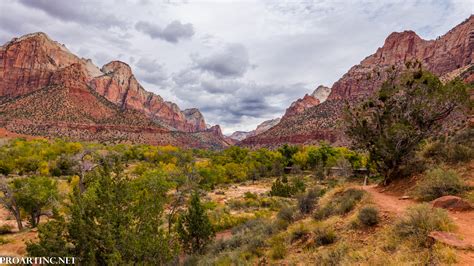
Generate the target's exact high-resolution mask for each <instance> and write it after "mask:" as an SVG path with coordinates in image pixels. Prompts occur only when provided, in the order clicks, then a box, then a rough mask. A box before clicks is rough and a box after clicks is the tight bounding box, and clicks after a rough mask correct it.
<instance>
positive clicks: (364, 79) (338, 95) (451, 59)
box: [240, 15, 474, 147]
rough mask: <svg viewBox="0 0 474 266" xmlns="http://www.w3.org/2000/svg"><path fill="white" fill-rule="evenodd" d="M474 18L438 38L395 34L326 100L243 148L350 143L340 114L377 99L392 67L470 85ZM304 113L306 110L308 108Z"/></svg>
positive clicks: (246, 142) (287, 118) (284, 120)
mask: <svg viewBox="0 0 474 266" xmlns="http://www.w3.org/2000/svg"><path fill="white" fill-rule="evenodd" d="M473 57H474V15H471V16H470V17H469V18H468V19H467V20H465V21H464V22H462V23H461V24H459V25H457V26H456V27H454V28H453V29H452V30H450V31H449V32H448V33H446V34H445V35H443V36H441V37H439V38H437V39H436V40H429V41H428V40H423V39H421V38H420V37H419V36H418V35H417V34H416V33H415V32H413V31H404V32H396V33H392V34H390V35H389V36H388V37H387V39H386V40H385V43H384V45H383V46H382V47H380V48H379V49H377V51H376V52H375V53H374V54H373V55H370V56H368V57H367V58H365V59H364V60H362V62H361V63H360V64H358V65H356V66H353V67H352V68H351V69H350V70H349V71H348V72H347V73H346V74H344V75H343V76H342V77H341V78H340V79H339V80H338V81H336V82H335V83H334V84H333V86H332V88H331V93H330V94H329V96H328V99H327V101H325V102H323V103H321V104H318V105H315V106H313V107H310V108H307V109H305V110H304V111H303V112H302V113H299V114H296V115H291V116H285V117H283V118H282V120H281V121H280V123H279V124H278V125H276V126H274V127H273V128H271V129H270V130H268V131H266V132H264V133H263V134H259V135H257V136H253V137H249V138H247V139H245V140H243V141H242V142H241V144H240V145H243V146H252V147H260V146H278V145H281V144H283V143H292V144H304V143H317V142H319V141H321V140H327V141H330V142H333V143H345V142H347V140H346V139H345V137H344V135H343V133H342V130H341V128H340V117H341V113H342V112H341V111H342V109H343V107H344V103H345V102H346V101H349V102H352V101H357V100H358V99H361V98H364V97H367V96H370V95H372V94H373V93H374V92H375V91H376V89H377V88H378V87H379V86H380V85H381V84H382V82H383V81H384V80H385V78H386V76H387V74H386V71H387V69H389V68H392V67H395V68H402V67H404V65H405V63H406V62H410V61H414V60H418V61H420V62H421V63H422V65H423V66H424V68H425V69H427V70H429V71H432V72H433V73H435V74H437V75H439V76H445V75H448V74H450V73H456V72H458V73H461V74H459V76H461V77H462V78H463V79H464V80H465V81H466V82H470V81H471V82H472V80H474V78H473V76H474V74H473V73H474V68H473V67H472V65H473V63H474V59H473ZM303 109H304V108H303Z"/></svg>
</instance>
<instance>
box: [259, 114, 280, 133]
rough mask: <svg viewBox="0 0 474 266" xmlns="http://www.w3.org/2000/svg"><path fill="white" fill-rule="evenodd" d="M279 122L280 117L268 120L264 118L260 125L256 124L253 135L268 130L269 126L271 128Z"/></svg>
mask: <svg viewBox="0 0 474 266" xmlns="http://www.w3.org/2000/svg"><path fill="white" fill-rule="evenodd" d="M279 122H280V118H279V117H278V118H275V119H270V120H266V121H263V122H262V123H261V124H260V125H258V126H257V128H256V129H255V135H258V134H260V133H263V132H265V131H267V130H269V129H270V128H272V127H273V126H275V125H276V124H278V123H279Z"/></svg>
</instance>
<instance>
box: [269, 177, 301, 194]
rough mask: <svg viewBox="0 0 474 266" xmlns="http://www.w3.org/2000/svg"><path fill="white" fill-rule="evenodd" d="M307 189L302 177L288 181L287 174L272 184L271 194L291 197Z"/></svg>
mask: <svg viewBox="0 0 474 266" xmlns="http://www.w3.org/2000/svg"><path fill="white" fill-rule="evenodd" d="M304 190H305V184H304V182H303V180H302V179H301V178H295V179H293V180H292V181H291V182H288V179H287V178H286V176H283V177H282V178H277V179H276V180H275V182H273V184H272V189H271V190H270V196H278V197H291V196H293V195H295V194H297V193H299V192H303V191H304Z"/></svg>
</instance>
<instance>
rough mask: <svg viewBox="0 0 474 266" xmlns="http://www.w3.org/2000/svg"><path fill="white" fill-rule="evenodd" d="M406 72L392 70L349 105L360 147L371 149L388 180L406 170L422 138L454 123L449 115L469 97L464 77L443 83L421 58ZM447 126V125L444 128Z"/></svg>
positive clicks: (352, 128)
mask: <svg viewBox="0 0 474 266" xmlns="http://www.w3.org/2000/svg"><path fill="white" fill-rule="evenodd" d="M407 66H408V67H409V68H410V70H409V71H407V72H406V73H402V74H400V73H397V72H392V74H391V75H390V78H389V79H388V80H387V81H386V82H385V83H384V84H383V85H382V87H381V88H380V90H379V91H378V93H377V95H376V96H375V97H373V98H371V99H368V100H366V101H364V102H362V103H361V104H359V105H357V106H353V107H350V108H348V110H347V113H346V117H345V121H346V127H347V132H346V133H347V134H348V136H349V137H351V138H352V140H353V143H354V145H355V146H356V148H362V149H365V150H367V151H368V152H369V155H370V160H371V161H372V163H374V164H375V167H376V168H377V171H378V172H379V173H380V174H381V175H382V176H383V177H384V183H388V182H390V181H391V180H392V179H394V178H395V177H398V176H400V174H401V169H402V167H403V166H406V165H408V164H409V163H410V159H412V158H413V157H414V153H415V151H416V150H417V148H418V147H419V145H420V143H422V142H423V141H424V140H426V139H428V138H430V137H436V136H438V135H439V133H441V132H445V131H446V130H448V129H449V128H447V127H444V128H443V127H442V125H443V123H444V122H445V121H446V118H447V117H448V116H449V115H450V114H451V113H453V112H454V111H455V110H456V109H457V108H459V107H461V106H464V103H466V101H468V99H469V97H468V95H467V91H466V85H464V84H463V83H462V81H460V80H459V79H456V80H453V81H450V82H448V83H446V84H443V83H442V82H441V81H440V80H439V78H437V77H436V76H434V75H433V74H431V73H429V72H426V71H423V70H422V69H421V66H420V64H417V63H415V65H414V66H413V65H412V64H407ZM441 129H443V130H441Z"/></svg>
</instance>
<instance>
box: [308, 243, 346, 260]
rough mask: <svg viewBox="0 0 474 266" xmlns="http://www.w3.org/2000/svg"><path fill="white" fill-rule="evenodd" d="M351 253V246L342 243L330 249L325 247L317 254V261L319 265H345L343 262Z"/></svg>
mask: <svg viewBox="0 0 474 266" xmlns="http://www.w3.org/2000/svg"><path fill="white" fill-rule="evenodd" d="M347 253H349V248H348V247H347V246H346V245H345V244H343V243H341V244H338V245H336V246H334V247H330V248H329V249H323V250H321V251H320V252H318V253H317V254H316V261H317V262H318V265H323V266H339V265H345V264H344V263H342V261H343V260H344V258H345V256H346V255H347Z"/></svg>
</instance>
